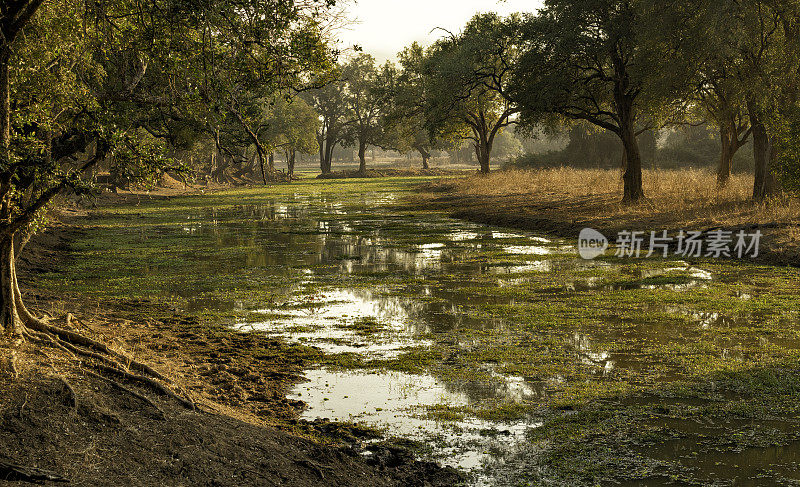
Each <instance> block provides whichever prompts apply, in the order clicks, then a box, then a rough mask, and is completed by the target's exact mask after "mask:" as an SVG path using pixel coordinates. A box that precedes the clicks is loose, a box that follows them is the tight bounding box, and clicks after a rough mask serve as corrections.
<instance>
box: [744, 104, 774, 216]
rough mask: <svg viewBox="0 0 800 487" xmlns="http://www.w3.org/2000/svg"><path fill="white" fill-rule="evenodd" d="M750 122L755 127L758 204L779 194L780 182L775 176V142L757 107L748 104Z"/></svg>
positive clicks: (754, 186)
mask: <svg viewBox="0 0 800 487" xmlns="http://www.w3.org/2000/svg"><path fill="white" fill-rule="evenodd" d="M748 106H749V111H750V121H751V125H752V127H753V159H755V177H754V178H753V200H755V201H757V202H761V201H764V200H765V199H767V198H769V197H771V196H774V195H775V193H777V189H778V181H777V177H776V174H775V168H774V163H775V151H774V142H775V141H774V140H773V138H772V137H770V135H769V132H768V131H767V127H766V125H765V124H764V122H763V121H762V119H761V116H760V114H759V113H758V112H757V111H756V110H755V105H754V104H752V103H750V104H748Z"/></svg>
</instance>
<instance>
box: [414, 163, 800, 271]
mask: <svg viewBox="0 0 800 487" xmlns="http://www.w3.org/2000/svg"><path fill="white" fill-rule="evenodd" d="M644 191H645V195H646V196H647V201H646V202H645V203H643V204H640V205H636V206H627V205H623V204H621V199H622V179H621V177H620V173H619V171H615V170H604V169H572V168H557V169H542V170H506V171H497V172H494V173H493V174H491V175H489V176H472V177H469V178H463V179H451V180H441V181H438V182H436V183H433V184H430V185H428V186H426V187H425V188H424V190H423V192H422V194H420V196H418V197H417V199H416V201H415V204H416V205H418V206H421V207H426V208H436V209H441V210H446V211H450V212H451V213H452V214H453V216H456V217H459V218H466V219H469V220H473V221H479V222H483V223H494V224H502V225H507V226H513V227H517V228H522V229H528V230H543V231H548V232H551V233H555V234H557V235H560V236H563V237H568V238H571V237H576V236H577V232H578V231H579V230H580V229H581V228H583V227H587V226H589V227H594V228H597V229H599V230H602V231H604V232H605V233H607V234H613V233H615V232H618V231H621V230H642V231H651V230H655V231H660V230H671V231H674V230H678V229H687V230H688V229H691V230H708V229H714V228H725V229H731V230H736V229H740V228H752V227H754V226H759V227H761V229H762V232H764V234H765V238H764V244H763V247H764V251H763V258H764V260H765V261H768V262H772V263H778V264H787V263H792V264H795V263H800V256H799V255H798V242H800V226H799V225H800V200H798V198H793V197H783V198H781V199H776V200H772V201H769V202H768V203H765V204H760V205H756V204H753V203H752V201H751V199H750V195H751V192H752V176H748V175H742V174H737V175H734V176H733V177H732V178H731V181H730V183H729V184H728V186H727V187H726V188H724V189H719V188H717V185H716V175H715V174H714V173H713V172H711V171H708V170H693V169H688V170H686V169H684V170H646V171H645V172H644Z"/></svg>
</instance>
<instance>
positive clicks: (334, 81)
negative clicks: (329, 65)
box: [302, 68, 353, 174]
mask: <svg viewBox="0 0 800 487" xmlns="http://www.w3.org/2000/svg"><path fill="white" fill-rule="evenodd" d="M340 76H341V68H338V69H337V71H336V73H335V74H334V76H333V77H331V78H317V79H316V83H317V84H320V85H322V86H320V87H318V88H315V89H311V90H309V91H307V92H305V93H303V95H302V96H303V98H304V99H305V100H306V102H307V103H308V104H309V105H310V106H312V107H313V108H314V110H315V111H316V112H317V114H319V115H318V116H319V121H320V123H319V125H318V128H317V133H316V139H317V148H318V149H319V166H320V170H321V171H322V174H330V172H331V164H332V162H333V153H334V150H335V149H336V146H337V145H338V144H341V143H342V142H343V141H344V140H346V138H347V136H348V133H347V127H348V125H350V123H352V118H353V115H352V112H351V111H350V108H349V107H348V105H347V103H346V102H345V86H344V83H343V82H342V81H341V79H340Z"/></svg>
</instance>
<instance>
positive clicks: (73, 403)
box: [58, 376, 78, 409]
mask: <svg viewBox="0 0 800 487" xmlns="http://www.w3.org/2000/svg"><path fill="white" fill-rule="evenodd" d="M58 380H59V381H60V382H61V384H62V385H63V386H64V389H65V390H66V391H67V392H68V393H69V405H70V407H71V408H72V409H75V408H77V407H78V394H76V393H75V389H73V388H72V385H71V384H70V383H69V382H67V379H65V378H63V377H61V376H59V377H58Z"/></svg>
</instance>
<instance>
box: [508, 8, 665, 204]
mask: <svg viewBox="0 0 800 487" xmlns="http://www.w3.org/2000/svg"><path fill="white" fill-rule="evenodd" d="M638 5H639V2H635V1H631V0H547V1H546V2H545V7H544V8H543V9H542V10H541V11H540V12H539V14H538V15H535V16H528V17H527V18H526V19H525V20H524V21H523V22H522V23H521V24H520V26H519V28H520V30H521V36H522V39H521V44H522V46H523V47H522V49H523V51H524V52H523V53H522V55H521V58H520V62H519V63H518V64H517V66H516V70H515V73H514V82H513V83H512V85H511V86H512V88H511V92H510V96H511V97H512V99H513V100H514V101H515V102H516V103H518V104H519V106H520V108H521V110H522V112H523V117H527V118H528V119H530V120H539V119H540V118H541V117H542V115H543V114H556V115H558V116H560V117H563V118H565V119H568V120H569V119H572V120H583V121H586V122H589V123H592V124H594V125H597V126H599V127H602V128H603V129H606V130H608V131H610V132H612V133H614V134H615V135H616V136H617V137H618V138H619V139H620V141H621V143H622V146H623V149H624V158H623V159H624V166H625V167H624V175H623V180H624V196H623V201H625V202H631V203H633V202H637V201H639V200H641V199H642V198H644V190H643V188H642V158H641V154H640V150H639V143H638V140H637V137H638V135H640V134H641V133H643V132H644V131H646V130H647V129H651V128H658V127H659V126H660V125H661V123H662V121H661V120H660V117H661V116H663V113H664V111H665V107H668V106H669V105H670V102H672V101H673V100H674V98H675V96H676V93H674V92H671V91H669V90H665V89H663V87H661V86H659V81H660V80H659V79H658V76H656V75H657V74H658V73H660V72H662V71H661V70H662V69H669V68H668V67H667V66H664V65H662V64H661V63H664V57H665V56H666V53H664V52H663V51H662V52H660V53H658V54H657V55H656V51H657V50H655V49H648V48H647V46H648V44H647V43H646V42H645V39H644V37H645V36H646V34H644V33H643V32H642V30H644V29H646V28H647V25H645V22H643V19H642V18H641V17H642V15H641V11H640V10H639V9H638Z"/></svg>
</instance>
